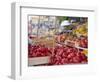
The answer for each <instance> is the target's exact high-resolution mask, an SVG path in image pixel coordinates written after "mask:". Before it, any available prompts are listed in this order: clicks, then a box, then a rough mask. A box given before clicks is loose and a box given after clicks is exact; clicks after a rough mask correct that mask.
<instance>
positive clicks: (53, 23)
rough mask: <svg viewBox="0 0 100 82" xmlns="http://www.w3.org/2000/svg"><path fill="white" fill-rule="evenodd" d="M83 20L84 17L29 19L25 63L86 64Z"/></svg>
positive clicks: (86, 36) (84, 21)
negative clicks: (26, 59) (26, 60)
mask: <svg viewBox="0 0 100 82" xmlns="http://www.w3.org/2000/svg"><path fill="white" fill-rule="evenodd" d="M31 18H32V19H31ZM69 19H70V20H69ZM87 20H88V19H87V18H85V17H83V18H82V17H67V16H64V17H60V16H30V20H29V22H28V23H29V28H30V27H31V28H30V30H29V34H28V39H29V40H28V58H29V60H28V61H29V62H31V61H32V60H33V61H32V62H35V65H34V64H33V65H32V63H31V65H32V66H49V65H50V66H51V65H65V64H87V63H88V22H87ZM32 21H33V22H32ZM35 28H36V29H35ZM42 57H43V58H42ZM45 58H47V59H45ZM43 59H44V60H45V61H44V60H43ZM37 61H40V62H37ZM41 61H42V62H41ZM43 61H44V62H43ZM29 65H30V64H29Z"/></svg>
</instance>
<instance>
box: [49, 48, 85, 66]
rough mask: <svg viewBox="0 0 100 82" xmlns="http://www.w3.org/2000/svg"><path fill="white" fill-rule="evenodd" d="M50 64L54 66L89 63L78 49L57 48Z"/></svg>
mask: <svg viewBox="0 0 100 82" xmlns="http://www.w3.org/2000/svg"><path fill="white" fill-rule="evenodd" d="M50 63H51V64H52V65H63V64H80V63H87V56H86V55H85V54H84V53H82V52H81V51H79V50H78V49H77V48H73V47H68V46H67V47H63V46H56V47H55V49H54V54H53V55H52V56H51V62H50Z"/></svg>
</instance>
